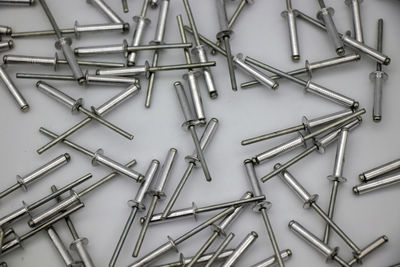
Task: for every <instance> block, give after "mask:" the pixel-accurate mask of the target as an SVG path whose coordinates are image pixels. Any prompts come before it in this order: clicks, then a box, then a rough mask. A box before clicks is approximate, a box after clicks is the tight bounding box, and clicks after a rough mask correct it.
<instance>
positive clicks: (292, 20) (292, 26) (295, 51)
mask: <svg viewBox="0 0 400 267" xmlns="http://www.w3.org/2000/svg"><path fill="white" fill-rule="evenodd" d="M281 15H282V17H285V18H286V19H287V21H288V27H289V41H290V49H291V51H292V60H293V61H298V60H300V51H299V38H298V36H297V25H296V16H297V14H296V12H295V10H293V8H292V1H291V0H286V10H285V11H283V12H282V13H281Z"/></svg>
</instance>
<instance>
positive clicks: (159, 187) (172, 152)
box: [132, 148, 178, 257]
mask: <svg viewBox="0 0 400 267" xmlns="http://www.w3.org/2000/svg"><path fill="white" fill-rule="evenodd" d="M177 153H178V151H177V150H176V149H175V148H171V149H169V151H168V154H167V157H166V159H165V161H164V164H163V166H162V168H161V171H160V172H159V173H158V176H157V184H156V185H154V186H153V188H150V190H149V191H150V194H151V195H152V196H153V198H152V200H151V203H150V205H149V208H148V209H147V214H146V220H145V221H144V223H143V224H142V229H141V231H140V234H139V237H138V239H137V242H136V245H135V250H134V252H133V254H132V256H133V257H137V256H138V255H139V251H140V248H141V246H142V244H143V241H144V237H145V235H146V232H147V229H148V227H149V224H150V220H151V218H152V217H153V213H154V210H155V208H156V206H157V201H158V200H160V199H164V198H165V196H166V195H165V192H164V187H165V185H166V183H167V179H168V177H169V174H170V172H171V169H172V166H173V164H174V160H175V157H176V154H177Z"/></svg>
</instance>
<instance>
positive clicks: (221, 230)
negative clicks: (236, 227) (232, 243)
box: [185, 192, 253, 267]
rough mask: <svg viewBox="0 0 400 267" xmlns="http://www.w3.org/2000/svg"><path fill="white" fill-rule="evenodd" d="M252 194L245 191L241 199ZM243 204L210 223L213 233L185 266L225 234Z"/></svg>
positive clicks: (194, 260) (189, 265)
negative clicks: (218, 220) (217, 220)
mask: <svg viewBox="0 0 400 267" xmlns="http://www.w3.org/2000/svg"><path fill="white" fill-rule="evenodd" d="M252 196H253V194H252V193H251V192H246V193H245V194H244V195H243V196H242V199H249V198H251V197H252ZM243 208H244V207H243V206H239V207H237V208H236V209H235V210H234V212H232V213H231V214H229V215H227V216H226V217H225V218H224V219H223V220H222V221H221V222H220V223H219V224H217V225H215V224H213V225H211V228H212V229H213V233H212V234H211V236H210V237H209V238H208V239H207V241H206V242H205V243H204V244H203V245H202V246H201V247H200V249H199V250H198V251H197V253H196V254H195V256H194V257H193V258H192V260H191V261H190V262H189V263H188V264H186V265H185V266H187V267H193V266H194V265H195V264H196V263H197V261H198V259H199V258H200V257H201V256H202V255H203V254H204V252H206V250H207V249H208V248H209V247H210V246H211V245H212V244H213V243H214V241H215V240H216V239H217V238H218V237H219V236H226V235H227V233H226V228H227V227H228V226H229V225H231V224H232V223H233V221H234V220H236V219H237V218H238V217H239V215H240V213H241V212H242V211H243Z"/></svg>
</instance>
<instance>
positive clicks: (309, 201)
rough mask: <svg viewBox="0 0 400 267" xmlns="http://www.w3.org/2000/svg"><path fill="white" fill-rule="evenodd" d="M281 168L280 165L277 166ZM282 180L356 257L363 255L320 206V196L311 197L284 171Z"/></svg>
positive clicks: (281, 175)
mask: <svg viewBox="0 0 400 267" xmlns="http://www.w3.org/2000/svg"><path fill="white" fill-rule="evenodd" d="M275 166H276V168H279V164H276V165H275ZM279 177H280V178H281V180H282V181H283V182H284V183H285V184H286V185H287V186H288V187H289V188H290V189H291V190H292V191H293V192H294V193H295V194H296V195H297V196H298V197H299V198H300V199H301V200H302V201H303V202H304V203H303V208H305V209H309V208H312V209H313V210H314V211H315V212H316V213H317V214H318V215H319V216H320V217H321V218H322V219H323V220H324V221H325V222H326V223H328V224H329V226H330V227H331V228H332V229H333V230H334V231H335V232H336V233H337V234H338V236H339V237H340V238H341V239H342V240H343V241H344V242H345V243H346V244H347V245H348V246H349V247H350V248H351V249H352V250H353V252H354V254H355V255H359V254H360V253H361V249H360V248H359V247H358V246H357V245H356V244H355V243H354V242H353V241H352V240H351V239H350V238H349V237H348V236H347V235H346V234H345V233H344V232H343V230H342V229H341V228H340V227H339V226H338V225H337V224H336V223H335V222H334V221H333V220H332V219H330V218H329V217H328V215H327V214H326V213H325V212H324V211H323V210H322V209H321V208H320V207H319V206H318V204H317V200H318V195H317V194H314V195H311V194H310V193H309V192H308V191H307V190H306V189H305V188H304V187H303V186H302V185H301V184H300V183H299V182H298V181H297V179H296V178H295V177H294V176H293V175H292V174H291V173H289V172H288V171H287V170H284V171H282V172H280V173H279Z"/></svg>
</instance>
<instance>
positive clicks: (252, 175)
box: [244, 159, 285, 267]
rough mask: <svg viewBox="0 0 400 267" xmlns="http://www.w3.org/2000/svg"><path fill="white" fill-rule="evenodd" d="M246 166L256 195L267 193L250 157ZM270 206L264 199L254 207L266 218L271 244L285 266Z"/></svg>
mask: <svg viewBox="0 0 400 267" xmlns="http://www.w3.org/2000/svg"><path fill="white" fill-rule="evenodd" d="M244 167H245V169H246V173H247V178H248V180H249V182H250V185H251V188H252V191H253V194H254V196H262V195H265V194H264V193H263V192H262V190H261V187H260V183H259V181H258V179H257V174H256V170H255V168H254V164H253V162H252V161H251V160H249V159H247V160H245V161H244ZM270 207H271V203H270V202H268V201H266V200H264V201H259V202H258V203H256V204H255V206H254V208H253V209H254V210H255V211H257V212H260V213H261V215H262V218H263V220H264V224H265V228H266V229H267V232H268V237H269V239H270V241H271V245H272V248H273V250H274V253H275V256H276V257H277V261H278V264H279V266H280V267H284V266H285V264H284V263H283V260H282V258H281V253H280V250H279V246H278V242H277V241H276V237H275V233H274V230H273V229H272V225H271V222H270V220H269V217H268V213H267V211H268V209H269V208H270Z"/></svg>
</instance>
